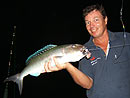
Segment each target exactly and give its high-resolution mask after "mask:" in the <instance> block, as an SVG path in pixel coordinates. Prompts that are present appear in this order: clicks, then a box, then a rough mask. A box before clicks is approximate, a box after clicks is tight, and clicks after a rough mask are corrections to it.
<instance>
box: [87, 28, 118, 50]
mask: <svg viewBox="0 0 130 98" xmlns="http://www.w3.org/2000/svg"><path fill="white" fill-rule="evenodd" d="M108 36H109V42H110V43H111V41H114V40H115V39H116V37H115V34H114V33H113V32H111V31H110V30H108ZM87 48H90V49H91V48H96V46H95V44H94V43H93V37H92V36H91V37H90V40H89V41H88V43H87Z"/></svg>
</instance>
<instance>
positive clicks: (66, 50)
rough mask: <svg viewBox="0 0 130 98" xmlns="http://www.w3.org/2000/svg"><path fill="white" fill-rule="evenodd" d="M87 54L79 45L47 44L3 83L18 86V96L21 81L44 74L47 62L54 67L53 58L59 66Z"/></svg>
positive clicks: (21, 87)
mask: <svg viewBox="0 0 130 98" xmlns="http://www.w3.org/2000/svg"><path fill="white" fill-rule="evenodd" d="M88 53H89V51H88V49H86V47H85V46H83V45H81V44H64V45H53V44H49V45H47V46H45V47H43V48H41V49H40V50H38V51H36V52H34V53H33V54H32V55H30V56H29V57H28V58H27V59H26V62H25V64H26V67H25V68H24V69H23V70H22V71H21V72H20V73H17V74H15V75H12V76H10V77H7V78H6V79H5V80H4V82H8V81H13V82H15V83H16V84H18V88H19V92H20V95H21V94H22V89H23V79H24V77H25V76H27V75H31V76H36V77H38V76H39V75H40V74H41V73H44V72H45V69H44V66H45V64H46V63H47V62H49V60H50V61H51V66H55V63H54V61H53V58H54V57H55V58H56V60H57V62H58V63H59V64H63V63H67V62H76V61H79V60H80V59H82V58H83V57H85V56H86V55H87V54H88Z"/></svg>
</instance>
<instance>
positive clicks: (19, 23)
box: [0, 0, 130, 98]
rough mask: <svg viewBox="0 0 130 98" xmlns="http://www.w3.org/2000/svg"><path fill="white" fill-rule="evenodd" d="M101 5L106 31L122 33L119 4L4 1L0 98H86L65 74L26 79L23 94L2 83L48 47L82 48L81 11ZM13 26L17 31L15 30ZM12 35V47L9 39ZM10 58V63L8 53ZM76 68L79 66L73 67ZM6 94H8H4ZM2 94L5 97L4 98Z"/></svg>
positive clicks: (107, 0) (103, 0)
mask: <svg viewBox="0 0 130 98" xmlns="http://www.w3.org/2000/svg"><path fill="white" fill-rule="evenodd" d="M96 2H97V3H100V4H102V5H103V6H104V7H105V10H106V13H107V16H108V29H109V30H111V31H123V28H122V24H121V21H120V9H121V5H122V0H115V1H111V0H47V1H46V0H44V1H41V0H35V1H33V0H32V1H27V0H26V1H22V0H21V1H20V0H19V1H17V2H16V1H14V0H10V1H4V2H1V3H0V6H1V8H0V37H1V38H0V46H1V47H0V54H1V59H0V60H1V64H0V98H27V97H29V98H52V97H54V98H62V97H66V98H71V97H73V98H74V97H77V98H87V97H86V94H85V93H86V91H85V89H83V88H82V87H80V86H79V85H77V84H75V82H74V81H73V79H72V78H71V76H70V74H69V73H68V72H67V71H66V70H61V71H57V72H52V73H44V74H41V75H40V76H39V77H33V76H30V75H28V76H27V77H25V78H24V81H23V92H22V95H21V96H20V95H19V91H18V86H17V85H16V84H15V83H13V82H9V83H8V89H5V88H6V86H7V85H6V83H3V81H4V79H5V78H6V77H7V76H8V70H9V62H11V65H10V73H9V75H13V74H16V73H19V72H21V71H22V69H23V68H24V67H25V61H26V59H27V57H28V56H30V55H31V54H32V53H34V52H35V51H37V50H39V49H40V48H42V47H44V46H46V45H48V44H56V45H62V44H72V43H78V44H84V43H85V42H87V41H88V40H89V37H90V36H89V34H88V32H87V30H86V28H85V23H84V20H83V17H82V9H83V8H84V7H85V6H87V5H89V4H91V3H96ZM129 10H130V7H129V2H128V0H124V1H123V16H122V17H123V21H124V24H125V28H126V31H127V32H130V27H129V24H130V18H129V17H130V14H129ZM15 26H16V30H15V29H14V27H15ZM14 32H15V37H14V39H13V41H14V43H13V46H12V38H13V37H12V36H13V33H14ZM11 49H12V53H13V54H12V57H11V60H10V50H11ZM73 65H74V66H76V67H78V62H75V63H73ZM6 90H8V91H6ZM4 94H5V95H4Z"/></svg>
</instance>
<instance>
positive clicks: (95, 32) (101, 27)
mask: <svg viewBox="0 0 130 98" xmlns="http://www.w3.org/2000/svg"><path fill="white" fill-rule="evenodd" d="M85 23H86V28H87V30H88V32H89V34H90V35H91V36H93V37H94V38H97V37H101V36H102V35H103V34H104V31H105V30H106V29H107V28H106V25H107V17H106V18H105V19H104V18H103V16H102V15H101V13H100V12H99V11H97V10H94V11H92V12H90V13H89V14H88V15H87V16H86V17H85Z"/></svg>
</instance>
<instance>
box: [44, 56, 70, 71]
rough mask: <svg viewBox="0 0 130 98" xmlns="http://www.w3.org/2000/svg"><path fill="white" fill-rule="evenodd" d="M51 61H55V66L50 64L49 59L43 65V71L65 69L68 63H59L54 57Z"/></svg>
mask: <svg viewBox="0 0 130 98" xmlns="http://www.w3.org/2000/svg"><path fill="white" fill-rule="evenodd" d="M53 61H54V63H55V66H51V60H49V62H47V63H46V64H45V65H44V69H45V72H53V71H59V70H62V69H66V67H67V65H68V63H64V64H59V63H58V62H57V60H56V58H55V57H54V58H53Z"/></svg>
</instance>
